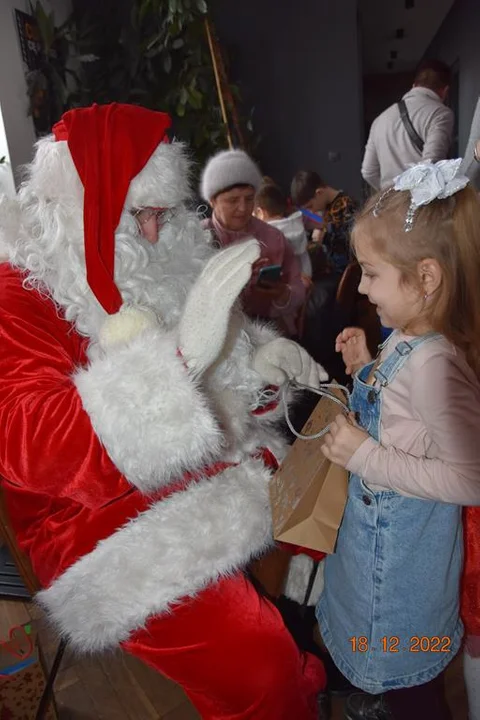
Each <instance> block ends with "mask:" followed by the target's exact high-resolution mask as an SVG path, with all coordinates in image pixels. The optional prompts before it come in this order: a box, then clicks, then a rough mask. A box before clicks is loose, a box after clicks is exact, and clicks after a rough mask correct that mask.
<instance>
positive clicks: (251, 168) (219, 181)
mask: <svg viewBox="0 0 480 720" xmlns="http://www.w3.org/2000/svg"><path fill="white" fill-rule="evenodd" d="M261 182H262V176H261V174H260V170H259V169H258V167H257V166H256V165H255V163H254V162H253V160H252V158H251V157H249V156H248V155H247V153H246V152H243V150H223V151H222V152H219V153H217V154H216V155H214V156H213V157H211V158H210V160H209V161H208V163H207V164H206V166H205V168H204V170H203V173H202V182H201V186H200V192H201V194H202V197H203V199H204V200H206V201H207V202H210V200H211V199H212V198H213V197H215V195H218V193H219V192H221V191H222V190H226V189H227V188H229V187H232V185H251V186H252V187H253V188H255V190H258V188H259V187H260V185H261Z"/></svg>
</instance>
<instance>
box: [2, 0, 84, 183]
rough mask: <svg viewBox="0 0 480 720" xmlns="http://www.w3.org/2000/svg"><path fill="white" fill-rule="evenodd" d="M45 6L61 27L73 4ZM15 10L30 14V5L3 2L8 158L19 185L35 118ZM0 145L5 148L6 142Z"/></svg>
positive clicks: (59, 1) (47, 1)
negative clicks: (31, 110) (31, 109)
mask: <svg viewBox="0 0 480 720" xmlns="http://www.w3.org/2000/svg"><path fill="white" fill-rule="evenodd" d="M43 6H44V8H45V10H46V12H49V11H50V10H53V11H54V12H55V22H56V23H57V24H60V23H62V22H63V20H65V18H66V17H67V15H68V13H69V11H70V7H71V2H70V0H43ZM15 9H18V10H22V11H23V12H27V13H28V12H29V4H28V2H27V1H26V0H0V107H1V113H2V115H3V122H4V125H5V133H6V142H7V145H8V155H9V157H10V162H11V164H12V167H13V168H14V170H15V175H16V179H17V181H18V177H19V175H18V166H19V165H23V164H25V163H27V162H29V161H30V160H31V157H32V149H33V143H34V142H35V132H34V128H33V122H32V118H31V117H29V116H28V99H27V86H26V82H25V75H24V71H23V63H22V56H21V51H20V43H19V40H18V33H17V27H16V23H15V16H14V10H15ZM0 132H1V127H0ZM0 144H2V146H3V145H4V144H5V141H4V139H3V138H2V139H1V140H0ZM2 154H5V153H2Z"/></svg>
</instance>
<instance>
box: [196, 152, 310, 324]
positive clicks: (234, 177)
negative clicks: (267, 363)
mask: <svg viewBox="0 0 480 720" xmlns="http://www.w3.org/2000/svg"><path fill="white" fill-rule="evenodd" d="M261 183H262V176H261V175H260V171H259V170H258V168H257V166H256V165H255V163H254V162H253V160H252V159H251V158H250V157H249V156H248V155H247V153H245V152H243V150H225V151H222V152H219V153H217V154H216V155H214V156H213V157H212V158H210V160H209V161H208V163H207V165H206V166H205V169H204V171H203V174H202V181H201V194H202V197H203V198H204V200H206V201H207V202H208V203H209V204H210V206H211V208H212V217H211V218H209V219H208V220H206V221H205V222H204V227H205V228H206V229H207V230H209V231H210V232H211V235H212V240H213V242H214V243H216V244H217V245H218V246H219V247H222V248H225V247H228V246H229V245H232V244H234V243H237V242H241V241H245V240H246V239H247V238H252V237H253V238H255V239H256V240H258V242H259V243H260V248H261V256H260V258H259V260H258V261H257V262H256V263H255V265H254V268H253V272H252V277H251V279H250V281H249V283H248V284H247V286H246V288H245V290H244V291H243V293H242V301H243V307H244V310H245V312H246V313H247V314H248V315H250V316H252V317H259V318H263V319H273V320H275V319H281V320H282V321H283V322H282V326H283V327H286V330H287V333H289V334H291V335H294V334H295V329H296V328H295V317H296V315H297V313H298V311H299V309H300V307H301V306H302V304H303V302H304V300H305V285H304V283H303V282H302V277H301V268H300V265H299V262H298V260H297V258H296V257H295V253H294V252H293V250H292V248H291V247H290V245H289V244H288V242H287V240H286V238H285V236H284V235H283V233H282V232H280V230H278V229H277V228H274V227H272V226H271V225H268V224H267V223H265V222H263V221H262V220H259V219H258V218H256V217H253V215H252V213H253V210H254V205H255V194H256V192H257V190H258V189H259V188H260V185H261ZM271 266H279V267H280V271H279V276H278V277H277V278H275V279H274V280H269V279H267V280H265V281H264V280H263V278H262V273H261V269H262V268H269V267H271ZM266 277H267V278H268V275H267V276H266Z"/></svg>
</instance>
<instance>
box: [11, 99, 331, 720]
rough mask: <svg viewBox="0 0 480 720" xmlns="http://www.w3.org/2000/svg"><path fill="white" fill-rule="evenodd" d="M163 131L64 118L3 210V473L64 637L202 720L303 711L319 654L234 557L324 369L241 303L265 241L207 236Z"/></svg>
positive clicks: (311, 713) (262, 533)
mask: <svg viewBox="0 0 480 720" xmlns="http://www.w3.org/2000/svg"><path fill="white" fill-rule="evenodd" d="M169 124H170V121H169V118H168V117H167V116H166V115H164V114H162V113H157V112H153V111H149V110H145V109H143V108H139V107H133V106H125V105H116V104H114V105H108V106H93V107H91V108H85V109H77V110H72V111H70V112H68V113H66V114H65V115H64V117H63V118H62V121H61V122H60V123H58V124H57V125H56V126H55V128H54V133H53V135H52V136H49V137H46V138H44V139H42V140H40V141H39V142H38V144H37V148H36V153H35V158H34V160H33V162H32V164H31V165H30V167H29V168H28V173H27V179H26V181H25V182H24V184H23V185H22V187H21V189H20V192H19V195H18V201H17V202H16V203H14V204H12V203H11V202H10V203H9V201H6V200H4V202H3V203H2V207H1V208H0V216H1V218H2V221H1V222H2V226H3V230H4V232H3V242H4V245H5V248H4V249H5V250H6V251H7V252H8V260H9V262H7V263H3V264H2V265H0V274H1V275H0V277H1V282H0V296H1V303H0V343H1V357H0V433H1V437H2V444H1V450H0V473H1V475H2V476H3V478H4V479H2V485H3V488H4V493H5V496H6V500H7V504H8V509H9V512H10V516H11V520H12V524H13V526H14V529H15V531H16V534H17V538H18V541H19V543H20V545H21V547H22V548H23V549H24V550H25V551H26V552H27V554H28V555H29V557H30V559H31V561H32V564H33V567H34V569H35V572H36V574H37V576H38V578H39V580H40V582H41V584H42V586H43V587H44V590H43V591H42V592H41V593H40V594H39V596H38V600H39V601H40V603H41V604H42V606H43V607H44V608H45V610H46V611H47V613H48V615H49V617H50V618H51V620H52V621H53V623H54V624H55V626H56V627H57V628H58V630H59V631H60V633H61V634H62V635H63V636H64V637H65V638H67V639H68V641H69V642H70V643H71V645H72V646H73V647H74V648H75V649H77V650H80V651H88V652H92V651H102V650H105V649H108V648H114V647H116V646H118V645H121V646H122V647H123V648H124V649H125V650H127V651H128V652H130V653H132V654H134V655H136V656H138V657H140V658H141V659H142V660H144V661H145V662H147V663H149V664H150V665H152V666H153V667H155V668H156V669H158V670H159V671H160V672H162V673H164V674H165V675H167V676H168V677H170V678H173V679H174V680H175V681H177V682H179V683H180V684H181V685H182V686H183V687H184V689H185V691H186V693H187V694H188V696H189V697H190V699H191V700H192V702H193V704H194V705H195V706H196V708H197V709H198V711H199V712H200V714H201V716H202V717H203V718H210V719H213V718H215V719H217V718H218V719H220V718H223V719H225V718H233V717H235V718H236V719H237V720H241V719H246V718H251V719H252V720H253V719H255V720H282V719H283V720H287V719H288V720H291V719H292V718H296V720H313V718H315V717H316V711H315V705H316V703H315V697H316V694H317V693H318V691H319V690H320V689H321V688H322V687H323V684H324V672H323V668H322V665H321V663H320V661H319V660H318V659H317V658H315V657H313V656H309V655H304V654H301V653H300V652H299V651H298V649H297V648H296V646H295V644H294V642H293V640H292V639H291V637H290V635H289V633H288V632H287V630H286V629H285V627H284V625H283V622H282V620H281V617H280V616H279V614H278V613H277V611H276V609H275V608H274V607H273V606H272V605H271V604H270V603H269V602H268V601H267V600H265V599H264V598H262V597H261V596H259V595H258V594H257V592H256V591H255V589H254V588H253V586H252V585H251V584H250V582H249V581H248V579H247V578H246V576H245V575H244V574H243V572H242V570H243V569H244V568H245V567H246V566H247V564H248V563H249V561H250V560H251V559H252V558H255V557H258V556H259V555H260V554H261V553H263V552H264V551H265V550H266V549H267V548H268V547H269V546H270V545H271V543H272V536H271V523H270V510H269V501H268V488H267V486H268V480H269V477H270V474H271V472H272V467H274V466H275V459H277V460H278V459H279V458H281V456H282V454H283V453H284V451H285V446H284V440H283V439H282V437H281V435H280V434H279V432H278V430H277V429H276V422H277V421H278V419H279V417H280V415H281V409H280V408H279V392H280V390H279V388H280V386H281V385H282V383H283V382H284V381H285V380H286V378H296V379H297V380H298V381H300V382H303V383H306V384H309V385H314V386H315V385H318V382H319V380H320V379H324V378H323V377H322V376H323V371H322V369H321V368H320V367H319V366H317V365H316V364H315V363H314V362H313V361H312V360H311V358H310V357H309V356H308V355H307V354H306V353H305V351H304V350H302V349H301V348H300V347H299V346H298V345H296V344H295V343H293V342H291V341H289V340H286V339H284V338H278V337H276V336H275V334H274V333H273V332H272V330H271V329H270V328H268V327H267V326H264V325H260V324H258V323H257V324H256V323H253V322H251V321H249V320H248V319H247V318H246V317H245V316H244V315H243V314H242V312H241V310H240V308H239V306H238V303H237V298H238V296H239V294H240V292H241V291H242V289H243V287H244V286H245V285H246V283H247V282H248V280H249V278H250V275H251V271H252V264H253V263H255V261H256V260H257V258H258V257H259V254H260V251H259V247H258V244H257V242H256V241H255V240H251V241H247V242H244V243H242V244H237V245H234V246H232V247H230V248H228V249H227V250H224V251H221V252H215V251H214V250H212V249H211V248H209V247H208V245H207V244H206V243H205V240H204V236H203V232H202V229H201V226H200V224H199V222H198V220H197V218H196V216H195V213H193V212H191V211H190V210H188V201H189V186H188V175H189V163H188V161H187V157H186V152H185V148H184V147H183V146H182V144H181V143H176V142H174V143H168V141H167V139H166V131H167V129H168V126H169Z"/></svg>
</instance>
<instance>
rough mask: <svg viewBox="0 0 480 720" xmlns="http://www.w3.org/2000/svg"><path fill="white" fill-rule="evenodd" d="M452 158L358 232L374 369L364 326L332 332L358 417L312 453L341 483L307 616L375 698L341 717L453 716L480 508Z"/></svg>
mask: <svg viewBox="0 0 480 720" xmlns="http://www.w3.org/2000/svg"><path fill="white" fill-rule="evenodd" d="M459 164H460V161H459V160H448V161H442V162H440V163H437V164H436V165H432V164H431V163H424V164H421V165H418V166H415V167H413V168H410V169H409V170H407V171H406V172H405V173H403V174H402V175H401V176H400V177H399V178H397V180H396V183H395V186H394V187H393V188H390V189H389V190H387V191H385V192H383V193H381V194H378V195H376V196H375V197H374V198H373V199H371V200H370V201H369V202H368V203H367V205H366V207H365V209H364V210H363V211H362V213H361V214H360V216H359V217H358V219H357V221H356V224H355V228H354V231H353V237H352V241H353V247H354V250H355V253H356V255H357V259H358V262H359V263H360V266H361V268H362V281H361V284H360V288H359V289H360V292H361V293H364V294H366V295H368V297H369V299H370V301H371V302H373V303H374V304H375V305H376V306H377V311H378V313H379V316H380V319H381V321H382V324H383V325H385V326H388V327H392V328H394V332H393V334H392V335H391V337H390V338H389V339H388V340H387V342H386V343H385V344H384V346H383V348H382V349H381V352H380V355H379V357H378V358H377V360H376V361H374V362H373V361H372V358H371V357H370V355H369V353H368V350H367V347H366V343H365V336H364V334H363V332H362V331H361V330H359V329H356V328H347V329H346V330H344V331H343V332H342V333H340V335H339V336H338V338H337V349H338V351H340V352H341V353H342V355H343V359H344V362H345V365H346V369H347V372H349V373H354V389H353V394H352V398H351V409H352V411H353V413H351V414H350V416H349V418H346V417H344V416H339V417H338V418H337V419H336V421H335V422H334V423H333V424H332V426H331V428H330V431H329V433H328V434H327V435H326V436H325V444H324V447H323V451H324V454H325V456H326V457H327V458H328V459H329V460H331V461H332V462H335V463H338V464H339V465H342V466H343V467H345V468H347V470H349V471H350V481H349V492H348V501H347V505H346V508H345V514H344V517H343V521H342V525H341V528H340V531H339V535H338V541H337V548H336V552H335V554H334V555H331V556H328V557H327V558H326V560H325V589H324V591H323V594H322V596H321V598H320V602H319V605H318V607H317V617H318V620H319V625H320V631H321V634H322V637H323V641H324V642H325V644H326V646H327V648H328V650H329V652H330V654H331V656H332V658H333V660H334V662H335V664H336V665H337V666H338V668H339V669H340V670H341V672H342V673H343V674H344V675H345V676H346V677H347V678H348V679H349V680H350V681H351V682H352V683H353V684H354V685H356V686H357V687H359V688H361V689H362V690H364V691H366V692H368V693H372V695H366V694H354V695H352V696H351V697H350V698H349V700H348V701H347V706H346V714H345V717H346V718H347V720H360V718H362V719H364V720H366V719H367V718H371V717H372V718H373V717H375V718H376V720H380V719H381V718H392V717H393V718H394V719H395V720H405V718H408V720H424V719H425V718H435V720H449V718H450V717H451V716H450V712H449V709H448V706H447V704H446V700H445V696H444V688H443V674H444V670H445V668H446V667H447V665H448V664H449V662H450V661H451V659H453V657H454V656H455V654H456V653H457V652H458V650H459V648H460V646H461V642H462V637H463V626H462V622H461V620H460V616H459V586H460V579H461V573H462V562H463V537H462V514H461V510H462V508H461V506H462V505H473V506H478V505H480V443H479V441H478V428H479V427H480V385H479V382H478V379H477V378H478V375H479V373H480V313H479V308H480V285H479V282H478V278H479V277H480V204H479V201H478V199H477V197H476V194H475V192H474V191H473V189H472V188H470V187H467V183H468V180H467V178H465V177H463V176H459V175H458V168H459ZM357 423H358V424H357ZM382 693H384V694H382Z"/></svg>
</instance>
